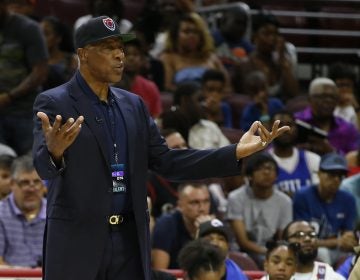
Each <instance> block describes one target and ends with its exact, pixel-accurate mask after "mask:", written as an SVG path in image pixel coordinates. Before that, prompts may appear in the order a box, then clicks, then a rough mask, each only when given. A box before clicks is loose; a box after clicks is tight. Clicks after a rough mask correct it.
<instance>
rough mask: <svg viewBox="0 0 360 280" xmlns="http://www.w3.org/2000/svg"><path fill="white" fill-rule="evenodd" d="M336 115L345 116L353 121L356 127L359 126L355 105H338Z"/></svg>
mask: <svg viewBox="0 0 360 280" xmlns="http://www.w3.org/2000/svg"><path fill="white" fill-rule="evenodd" d="M334 116H337V117H340V118H343V119H344V120H346V121H348V122H350V123H352V124H353V125H354V126H355V127H357V128H359V123H358V119H357V115H356V112H355V109H354V106H351V105H347V106H344V107H340V106H336V108H335V110H334Z"/></svg>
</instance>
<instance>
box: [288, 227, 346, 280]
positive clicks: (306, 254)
mask: <svg viewBox="0 0 360 280" xmlns="http://www.w3.org/2000/svg"><path fill="white" fill-rule="evenodd" d="M283 238H284V240H286V241H288V242H290V243H299V244H300V250H299V252H298V264H297V268H296V272H295V274H294V276H293V278H292V280H345V278H344V277H343V276H341V275H340V274H338V273H336V272H335V271H334V270H333V268H332V267H331V266H330V265H329V264H327V263H323V262H317V261H315V260H316V257H317V245H316V243H317V234H316V232H315V229H314V228H313V227H312V226H311V225H310V224H309V223H308V222H306V221H293V222H291V223H289V224H288V225H287V227H286V228H285V229H284V235H283Z"/></svg>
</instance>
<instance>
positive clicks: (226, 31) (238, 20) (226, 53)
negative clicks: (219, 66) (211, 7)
mask: <svg viewBox="0 0 360 280" xmlns="http://www.w3.org/2000/svg"><path fill="white" fill-rule="evenodd" d="M249 18H250V14H248V11H246V10H245V9H244V8H243V7H242V6H240V5H239V6H235V7H234V8H231V9H227V10H226V11H224V12H223V13H222V16H221V18H220V22H219V28H218V29H216V30H214V31H213V33H212V35H213V38H214V42H215V47H216V54H217V55H218V57H219V58H220V60H221V62H222V63H223V64H224V66H225V67H226V68H227V69H231V68H232V67H234V65H235V64H236V63H239V62H241V61H242V59H244V58H245V57H247V56H248V55H249V54H250V53H251V52H252V51H253V50H254V46H253V45H252V44H251V43H250V42H249V41H248V40H247V39H246V38H245V32H246V28H247V26H248V24H249V23H248V21H249Z"/></svg>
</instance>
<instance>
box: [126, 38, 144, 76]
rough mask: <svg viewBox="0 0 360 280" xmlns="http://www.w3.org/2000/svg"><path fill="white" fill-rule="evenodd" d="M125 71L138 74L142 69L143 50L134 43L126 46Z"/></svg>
mask: <svg viewBox="0 0 360 280" xmlns="http://www.w3.org/2000/svg"><path fill="white" fill-rule="evenodd" d="M125 55H126V57H125V72H128V73H134V74H137V73H138V72H139V71H140V68H141V63H142V62H143V59H142V58H143V57H142V53H141V50H140V49H139V48H138V47H136V46H133V45H128V46H125Z"/></svg>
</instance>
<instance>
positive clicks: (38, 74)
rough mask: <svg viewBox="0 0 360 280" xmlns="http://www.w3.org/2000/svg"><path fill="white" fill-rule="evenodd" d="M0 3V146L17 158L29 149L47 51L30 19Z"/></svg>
mask: <svg viewBox="0 0 360 280" xmlns="http://www.w3.org/2000/svg"><path fill="white" fill-rule="evenodd" d="M7 2H8V1H6V0H1V1H0V29H1V33H2V40H1V42H0V73H1V75H0V143H4V144H6V145H8V146H10V147H11V148H13V149H14V150H15V151H16V153H17V154H18V155H23V154H25V153H27V152H28V151H29V150H31V147H32V142H33V132H32V130H33V120H32V105H33V103H34V99H35V97H36V95H37V94H38V93H39V86H40V85H41V84H42V83H43V82H44V81H45V79H46V76H47V58H48V54H47V50H46V45H45V42H44V38H43V36H42V34H41V30H40V27H39V26H38V24H37V23H36V22H34V21H33V20H31V19H29V18H27V17H25V16H23V15H19V14H15V13H9V12H8V10H7Z"/></svg>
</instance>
